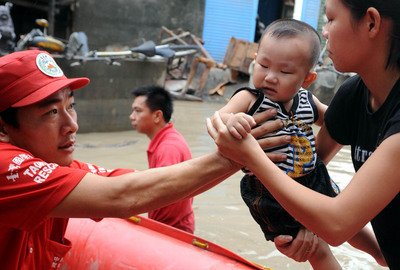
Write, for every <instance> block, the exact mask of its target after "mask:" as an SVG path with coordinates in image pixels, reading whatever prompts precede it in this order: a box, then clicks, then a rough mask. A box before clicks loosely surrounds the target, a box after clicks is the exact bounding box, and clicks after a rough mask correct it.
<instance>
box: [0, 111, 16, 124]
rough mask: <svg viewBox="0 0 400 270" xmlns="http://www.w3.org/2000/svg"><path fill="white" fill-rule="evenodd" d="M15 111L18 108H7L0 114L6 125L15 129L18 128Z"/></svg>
mask: <svg viewBox="0 0 400 270" xmlns="http://www.w3.org/2000/svg"><path fill="white" fill-rule="evenodd" d="M17 110H18V108H11V107H10V108H8V109H5V110H4V111H2V112H0V117H1V119H3V121H4V122H5V123H6V124H9V125H11V126H13V127H15V128H18V127H19V123H18V119H17Z"/></svg>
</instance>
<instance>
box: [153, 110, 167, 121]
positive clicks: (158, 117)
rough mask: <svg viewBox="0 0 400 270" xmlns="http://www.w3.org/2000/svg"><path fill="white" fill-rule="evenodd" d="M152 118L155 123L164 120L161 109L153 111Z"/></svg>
mask: <svg viewBox="0 0 400 270" xmlns="http://www.w3.org/2000/svg"><path fill="white" fill-rule="evenodd" d="M153 120H154V122H155V123H156V124H158V123H160V122H161V121H162V120H164V114H163V112H162V111H161V110H157V111H154V112H153Z"/></svg>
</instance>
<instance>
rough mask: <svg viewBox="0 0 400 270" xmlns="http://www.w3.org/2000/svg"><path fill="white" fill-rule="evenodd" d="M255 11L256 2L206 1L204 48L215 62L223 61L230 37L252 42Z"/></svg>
mask: <svg viewBox="0 0 400 270" xmlns="http://www.w3.org/2000/svg"><path fill="white" fill-rule="evenodd" d="M257 9H258V0H206V7H205V15H204V28H203V40H204V47H205V48H206V50H207V51H208V52H209V53H210V54H211V56H212V57H213V58H214V59H215V60H216V61H217V62H220V63H221V62H222V61H223V60H224V56H225V52H226V48H227V47H228V44H229V40H230V38H231V37H232V36H233V37H235V38H238V39H244V40H247V41H250V42H253V40H254V32H255V27H256V26H255V25H256V15H257Z"/></svg>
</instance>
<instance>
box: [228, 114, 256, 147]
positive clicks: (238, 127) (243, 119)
mask: <svg viewBox="0 0 400 270" xmlns="http://www.w3.org/2000/svg"><path fill="white" fill-rule="evenodd" d="M255 125H256V122H255V121H254V118H253V117H252V116H250V115H248V114H245V113H242V112H240V113H235V114H229V115H228V117H227V121H226V127H227V128H228V130H229V132H230V133H231V134H232V136H233V137H235V138H236V139H238V140H241V139H243V138H246V136H247V134H248V133H250V132H251V128H252V127H254V126H255Z"/></svg>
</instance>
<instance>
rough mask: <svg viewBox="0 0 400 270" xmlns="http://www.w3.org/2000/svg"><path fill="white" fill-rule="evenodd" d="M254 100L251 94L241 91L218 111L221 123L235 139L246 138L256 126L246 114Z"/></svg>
mask: <svg viewBox="0 0 400 270" xmlns="http://www.w3.org/2000/svg"><path fill="white" fill-rule="evenodd" d="M255 100H256V97H255V96H254V95H253V94H252V93H250V92H249V91H245V90H242V91H240V92H238V93H237V94H236V95H234V96H233V97H232V98H231V99H230V100H229V101H228V103H227V104H226V105H225V106H224V107H222V108H221V109H220V110H219V113H220V116H221V119H222V121H223V122H224V124H226V125H227V128H228V130H229V132H230V133H231V134H232V135H233V136H234V137H235V138H237V139H242V138H244V137H246V136H247V133H250V131H251V128H252V127H253V126H254V125H255V124H256V123H255V121H254V119H253V117H251V116H250V115H247V114H246V112H247V111H248V110H249V109H250V107H251V106H252V105H253V103H254V102H255Z"/></svg>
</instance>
